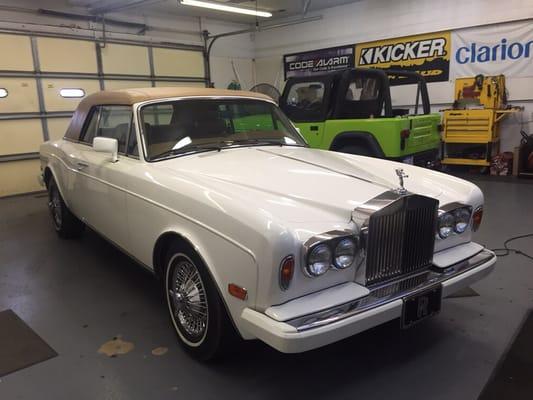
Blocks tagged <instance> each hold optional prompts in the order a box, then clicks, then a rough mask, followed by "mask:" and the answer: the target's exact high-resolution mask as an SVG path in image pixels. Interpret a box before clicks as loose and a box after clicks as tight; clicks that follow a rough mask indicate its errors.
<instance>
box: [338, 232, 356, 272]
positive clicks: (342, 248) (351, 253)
mask: <svg viewBox="0 0 533 400" xmlns="http://www.w3.org/2000/svg"><path fill="white" fill-rule="evenodd" d="M356 250H357V249H356V248H355V242H354V241H353V240H351V239H342V240H341V241H340V242H339V244H337V247H335V254H334V257H335V259H334V261H335V262H334V265H335V267H336V268H340V269H344V268H348V267H349V266H351V265H352V264H353V260H354V259H355V252H356Z"/></svg>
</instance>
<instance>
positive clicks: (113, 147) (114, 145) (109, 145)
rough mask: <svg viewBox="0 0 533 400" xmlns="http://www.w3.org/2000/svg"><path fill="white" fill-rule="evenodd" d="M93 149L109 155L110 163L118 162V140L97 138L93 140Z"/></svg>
mask: <svg viewBox="0 0 533 400" xmlns="http://www.w3.org/2000/svg"><path fill="white" fill-rule="evenodd" d="M93 149H94V151H97V152H99V153H109V154H111V162H114V163H115V162H117V161H118V140H117V139H112V138H108V137H101V136H97V137H95V138H94V139H93Z"/></svg>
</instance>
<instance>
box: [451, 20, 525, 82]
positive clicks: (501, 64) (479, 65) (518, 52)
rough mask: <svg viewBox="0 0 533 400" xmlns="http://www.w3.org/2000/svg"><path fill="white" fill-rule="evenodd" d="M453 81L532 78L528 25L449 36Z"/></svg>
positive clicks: (500, 27) (502, 26)
mask: <svg viewBox="0 0 533 400" xmlns="http://www.w3.org/2000/svg"><path fill="white" fill-rule="evenodd" d="M452 44H453V66H452V74H453V75H454V77H461V76H475V75H478V74H483V75H499V74H504V75H505V76H506V77H531V76H533V24H532V23H531V21H526V22H517V23H508V24H502V25H491V26H486V27H480V28H469V29H461V30H458V31H454V32H453V33H452Z"/></svg>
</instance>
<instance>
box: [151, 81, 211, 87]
mask: <svg viewBox="0 0 533 400" xmlns="http://www.w3.org/2000/svg"><path fill="white" fill-rule="evenodd" d="M155 86H156V87H165V86H166V87H205V84H204V83H203V82H173V81H157V82H156V83H155Z"/></svg>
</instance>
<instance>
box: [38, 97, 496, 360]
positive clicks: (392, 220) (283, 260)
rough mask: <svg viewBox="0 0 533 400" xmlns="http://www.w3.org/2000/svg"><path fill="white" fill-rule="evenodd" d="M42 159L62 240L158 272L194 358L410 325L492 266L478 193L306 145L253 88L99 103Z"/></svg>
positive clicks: (423, 173) (93, 100)
mask: <svg viewBox="0 0 533 400" xmlns="http://www.w3.org/2000/svg"><path fill="white" fill-rule="evenodd" d="M398 140H400V138H399V137H398ZM40 157H41V168H42V176H41V178H42V182H43V184H45V185H46V187H47V189H48V193H49V207H50V211H51V216H52V221H53V226H54V227H55V230H56V231H57V233H58V234H59V236H60V237H62V238H70V237H76V236H79V235H80V234H81V233H82V231H83V229H84V227H85V226H86V225H87V226H89V227H90V228H92V229H93V230H95V231H97V232H98V233H99V234H101V235H102V236H104V237H105V238H107V239H108V240H109V241H110V242H112V243H113V244H114V245H116V246H117V247H119V248H120V249H122V250H123V251H124V252H126V253H127V254H129V255H130V256H131V257H132V258H133V259H135V260H136V261H137V262H138V263H139V264H140V265H142V266H144V267H145V268H148V269H149V270H151V271H153V272H154V274H155V275H156V276H157V277H158V278H159V279H160V280H161V286H162V290H163V291H164V296H165V298H166V306H168V311H169V315H170V320H171V323H172V326H173V327H174V329H175V331H176V333H177V337H178V340H179V341H180V342H181V343H182V344H183V346H184V347H185V348H186V349H187V350H188V351H189V352H190V353H191V354H192V355H193V356H195V357H197V358H200V359H209V358H212V357H214V356H216V355H218V354H220V352H221V351H223V350H224V349H227V348H228V346H229V344H228V343H231V341H232V338H235V337H239V336H240V337H241V338H243V339H260V340H262V341H264V342H265V343H267V344H269V345H270V346H272V347H274V348H275V349H278V350H279V351H282V352H287V353H293V352H303V351H306V350H310V349H313V348H317V347H319V346H324V345H326V344H329V343H332V342H335V341H338V340H341V339H343V338H346V337H348V336H351V335H354V334H356V333H358V332H361V331H363V330H366V329H369V328H371V327H374V326H376V325H379V324H382V323H384V322H387V321H390V320H393V319H399V321H400V324H401V326H402V327H403V328H407V327H410V326H412V325H414V324H416V323H418V322H419V321H422V320H424V319H425V318H427V317H430V316H433V315H435V314H437V313H438V312H439V310H440V308H441V299H442V298H444V297H446V296H449V295H450V294H452V293H453V292H455V291H457V290H459V289H461V288H463V287H466V286H468V285H471V284H472V283H473V282H475V281H477V280H479V279H481V278H483V277H485V276H486V275H487V274H489V273H490V272H491V270H492V269H493V268H494V264H495V262H496V256H495V255H494V253H493V252H491V251H490V250H488V249H486V248H484V247H483V246H481V245H479V244H477V243H474V242H473V241H472V232H474V231H475V230H476V229H477V228H478V227H479V225H480V223H481V218H482V213H483V195H482V193H481V191H480V190H479V188H478V187H476V186H475V185H473V184H472V183H469V182H467V181H464V180H461V179H458V178H455V177H452V176H449V175H445V174H442V173H438V172H435V171H431V170H427V169H422V168H418V167H414V166H411V165H405V164H400V163H396V162H392V161H387V160H379V159H375V158H369V157H362V156H356V155H350V154H342V153H335V152H330V151H323V150H316V149H311V148H309V147H308V146H307V144H306V142H305V140H304V139H303V138H302V136H301V135H300V134H299V133H298V131H297V130H296V129H295V127H294V126H293V125H292V124H291V122H290V121H289V120H288V119H287V118H286V117H285V115H283V113H282V112H281V111H280V110H279V109H278V107H277V106H276V104H275V103H274V102H272V100H270V99H269V98H267V97H266V96H263V95H260V94H257V93H249V92H241V91H225V90H215V89H197V88H147V89H129V90H118V91H108V92H106V91H103V92H100V93H96V94H93V95H91V96H88V97H87V98H85V99H84V100H83V101H82V102H81V103H80V105H79V107H78V108H77V110H76V112H75V114H74V116H73V118H72V121H71V123H70V126H69V127H68V130H67V132H66V134H65V137H64V138H63V139H61V140H57V141H53V142H47V143H45V144H43V145H42V146H41V149H40Z"/></svg>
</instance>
